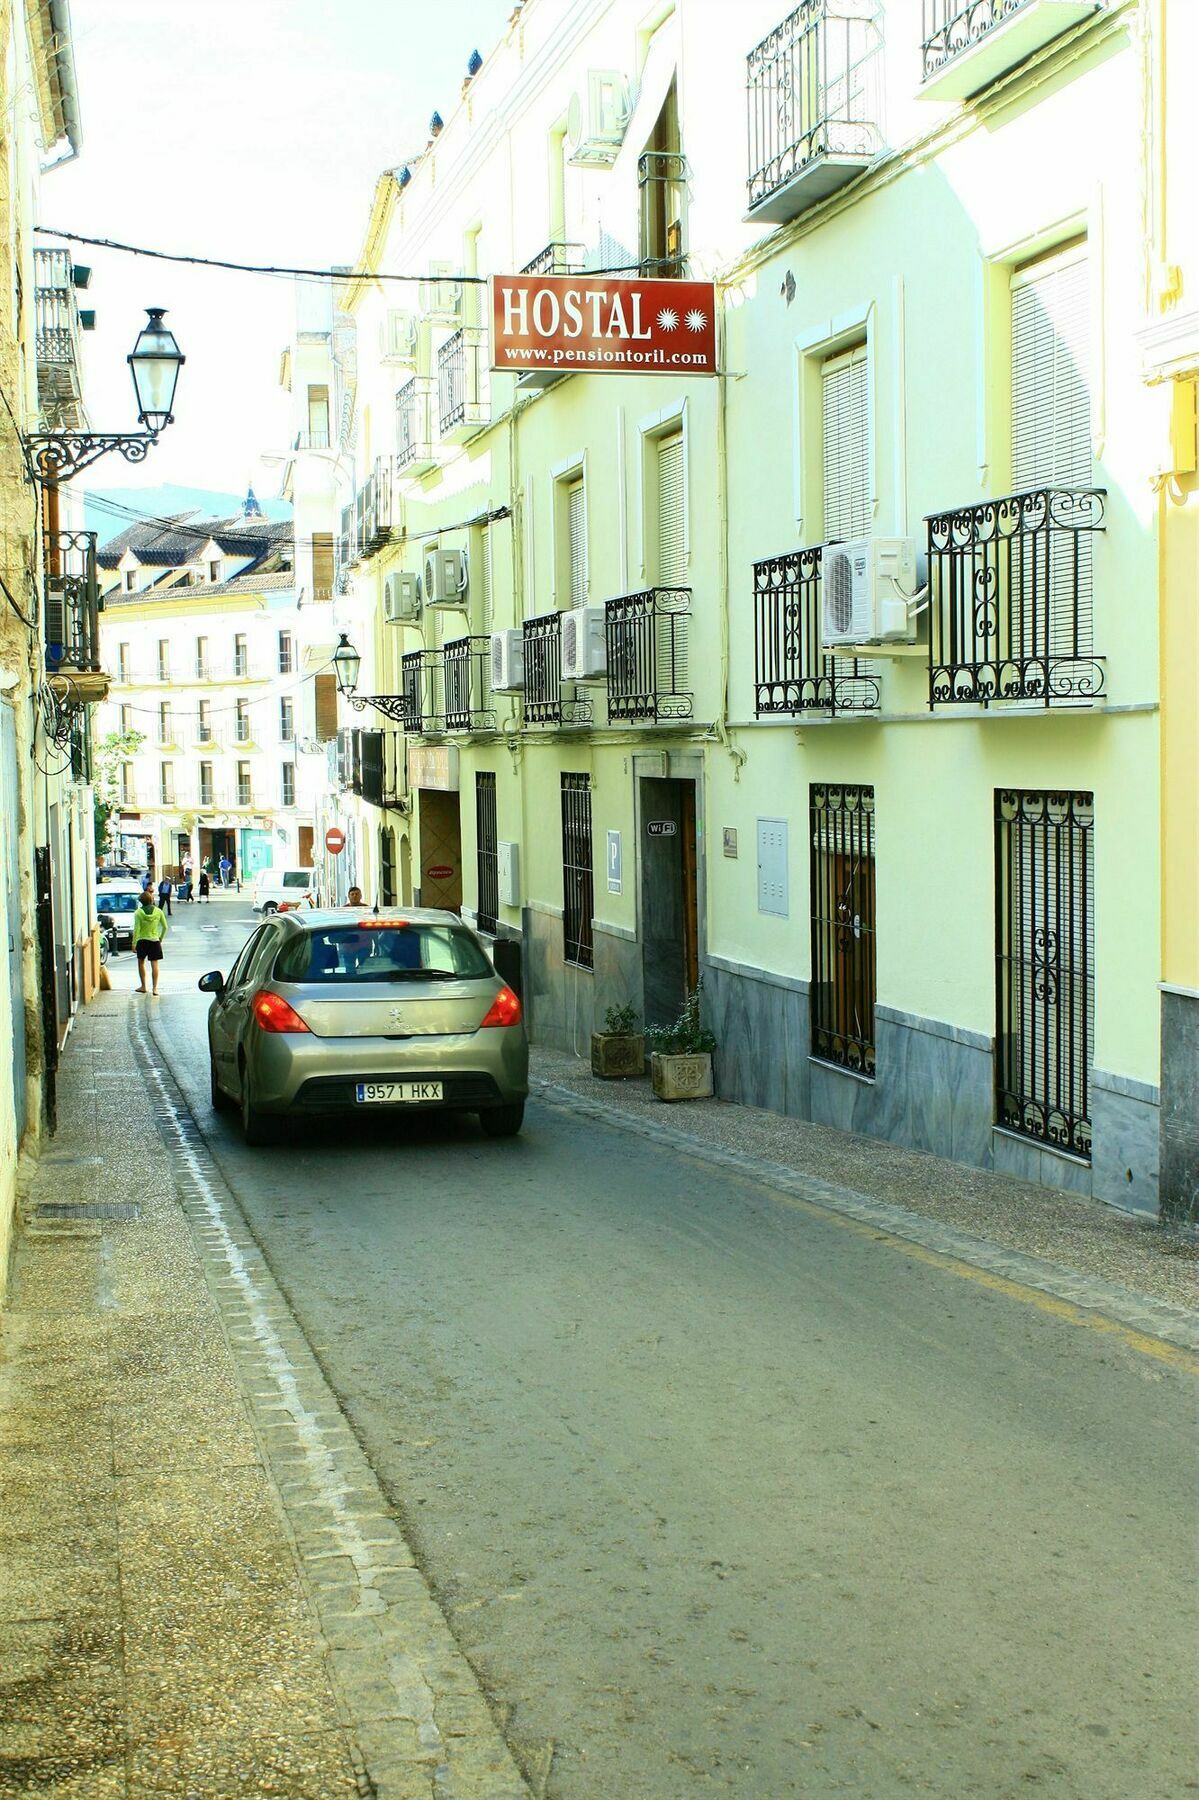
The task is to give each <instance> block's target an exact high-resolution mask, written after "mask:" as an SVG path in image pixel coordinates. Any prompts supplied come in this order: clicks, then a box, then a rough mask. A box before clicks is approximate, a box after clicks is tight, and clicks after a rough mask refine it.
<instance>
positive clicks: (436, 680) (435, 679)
mask: <svg viewBox="0 0 1199 1800" xmlns="http://www.w3.org/2000/svg"><path fill="white" fill-rule="evenodd" d="M400 693H401V695H402V696H403V712H404V728H405V730H406V731H411V732H413V733H414V734H416V735H421V734H428V733H429V732H437V731H440V730H441V729H442V728H443V725H444V723H445V711H444V705H443V702H442V667H441V653H440V652H439V651H437V650H409V651H408V653H407V654H406V655H405V656H402V657H401V658H400Z"/></svg>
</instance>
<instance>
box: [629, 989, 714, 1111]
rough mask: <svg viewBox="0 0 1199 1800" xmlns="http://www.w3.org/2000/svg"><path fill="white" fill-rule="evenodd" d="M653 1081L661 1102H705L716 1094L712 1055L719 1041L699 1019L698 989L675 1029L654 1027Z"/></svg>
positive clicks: (651, 1043) (650, 1036)
mask: <svg viewBox="0 0 1199 1800" xmlns="http://www.w3.org/2000/svg"><path fill="white" fill-rule="evenodd" d="M645 1035H646V1038H647V1039H648V1041H649V1047H650V1051H651V1055H650V1065H649V1066H650V1078H651V1080H652V1081H653V1084H654V1093H655V1094H656V1095H657V1097H658V1099H659V1100H706V1099H708V1098H710V1096H711V1094H712V1092H713V1086H712V1052H713V1051H714V1050H715V1048H716V1039H715V1038H714V1037H713V1036H712V1033H711V1032H710V1031H709V1030H708V1028H707V1026H706V1025H703V1024H701V1022H700V1016H699V989H698V988H696V989H694V990H693V991H692V992H691V993H690V994H688V996H687V1004H686V1006H685V1007H684V1008H683V1010H682V1012H681V1013H680V1015H679V1017H678V1018H677V1019H676V1020H675V1022H674V1024H673V1025H651V1026H650V1027H649V1029H648V1030H647V1031H646V1034H645Z"/></svg>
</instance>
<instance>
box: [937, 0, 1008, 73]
mask: <svg viewBox="0 0 1199 1800" xmlns="http://www.w3.org/2000/svg"><path fill="white" fill-rule="evenodd" d="M1027 4H1028V0H924V20H923V58H924V77H923V78H924V80H925V81H928V80H929V78H930V77H931V76H933V75H935V74H936V73H937V71H938V70H939V69H943V68H944V67H945V64H946V63H948V62H952V61H953V59H954V57H955V56H960V55H961V54H962V53H963V51H966V50H970V49H972V48H973V47H974V45H975V44H977V43H978V42H979V41H980V39H982V38H984V37H986V35H987V33H988V32H989V31H993V30H994V29H995V27H996V26H997V25H1002V24H1003V22H1004V20H1005V19H1010V18H1011V16H1012V14H1013V13H1016V12H1019V11H1020V9H1021V7H1023V6H1026V5H1027Z"/></svg>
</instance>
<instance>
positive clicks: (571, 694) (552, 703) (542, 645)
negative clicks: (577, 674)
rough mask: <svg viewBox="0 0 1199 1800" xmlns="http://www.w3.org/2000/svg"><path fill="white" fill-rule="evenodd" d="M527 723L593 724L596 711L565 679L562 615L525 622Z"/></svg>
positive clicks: (546, 616)
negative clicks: (563, 672) (563, 671)
mask: <svg viewBox="0 0 1199 1800" xmlns="http://www.w3.org/2000/svg"><path fill="white" fill-rule="evenodd" d="M523 638H524V670H525V686H524V720H525V724H526V725H590V724H591V723H592V720H593V717H594V709H593V706H592V702H591V698H590V696H589V695H586V696H580V695H579V694H577V693H576V691H575V686H574V683H573V682H564V681H563V679H562V614H561V613H558V612H552V613H543V614H542V615H541V616H540V617H539V618H536V619H526V620H525V622H524V626H523Z"/></svg>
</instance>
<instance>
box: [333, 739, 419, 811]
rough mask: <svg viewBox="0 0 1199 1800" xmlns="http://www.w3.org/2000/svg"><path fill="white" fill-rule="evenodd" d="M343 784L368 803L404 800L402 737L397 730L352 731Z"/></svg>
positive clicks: (377, 803) (392, 804) (382, 804)
mask: <svg viewBox="0 0 1199 1800" xmlns="http://www.w3.org/2000/svg"><path fill="white" fill-rule="evenodd" d="M347 736H348V738H349V754H348V758H347V763H348V767H347V780H346V783H345V785H346V786H348V787H349V789H350V791H351V792H352V793H355V794H357V795H358V796H359V798H360V799H362V800H365V801H366V802H367V804H368V805H370V806H395V805H397V804H398V803H399V801H400V800H402V799H403V797H404V793H405V789H406V783H405V780H404V740H403V737H402V735H401V734H400V733H399V732H398V731H357V730H355V731H351V732H349V733H347Z"/></svg>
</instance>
